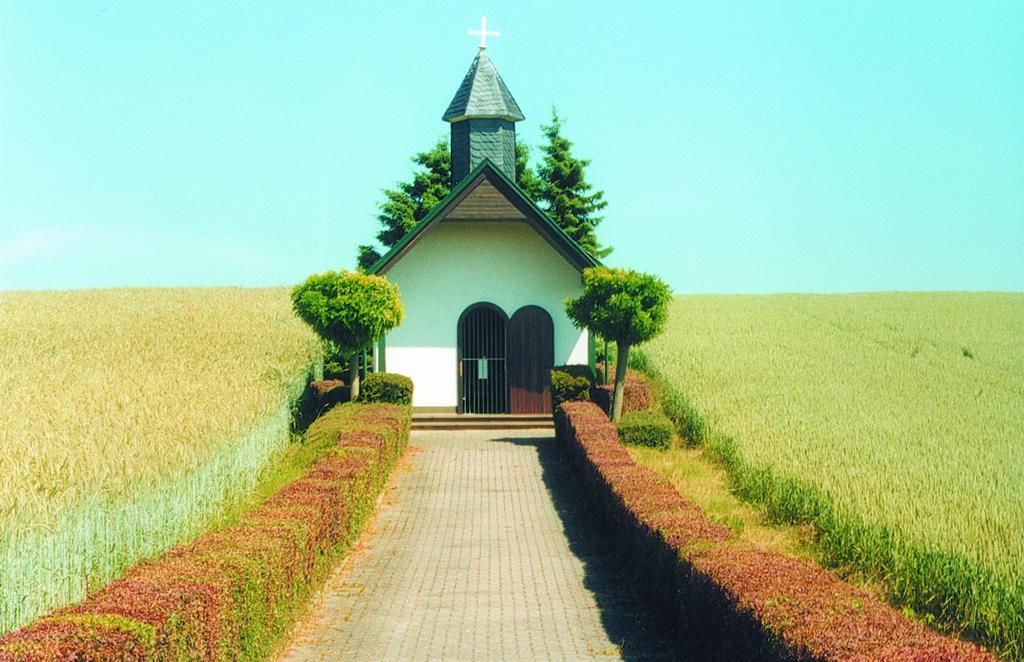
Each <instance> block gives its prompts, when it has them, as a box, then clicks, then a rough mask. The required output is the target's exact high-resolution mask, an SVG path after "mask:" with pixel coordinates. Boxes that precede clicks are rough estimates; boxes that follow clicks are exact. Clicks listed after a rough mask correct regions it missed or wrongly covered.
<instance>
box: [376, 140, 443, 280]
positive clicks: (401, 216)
mask: <svg viewBox="0 0 1024 662" xmlns="http://www.w3.org/2000/svg"><path fill="white" fill-rule="evenodd" d="M412 162H413V163H415V164H416V165H417V166H419V167H418V168H417V169H416V170H415V171H414V172H413V177H412V180H411V181H408V182H402V183H400V184H398V186H397V187H395V188H393V189H385V190H384V201H383V202H382V203H380V213H379V214H378V215H377V221H378V222H379V223H380V224H381V226H382V227H381V230H380V232H378V233H377V241H379V242H380V243H381V244H383V245H384V247H385V249H387V248H391V247H392V246H394V245H395V244H397V243H398V242H399V240H400V239H401V238H402V237H404V236H405V235H406V233H407V232H409V230H411V229H412V228H413V226H415V225H416V224H417V223H419V222H420V221H421V220H423V218H424V217H425V216H426V215H427V214H429V213H430V210H432V209H433V208H434V207H436V206H437V203H439V202H440V201H441V200H443V199H444V197H445V196H446V195H448V193H449V191H450V190H451V179H452V155H451V151H450V150H449V149H448V139H447V138H442V139H440V140H438V141H437V143H435V144H434V146H433V147H432V148H430V149H429V150H427V151H425V152H420V153H418V154H416V155H415V156H413V157H412ZM380 256H381V254H380V252H379V251H378V250H377V248H376V247H375V246H372V245H364V246H360V247H359V256H358V263H359V268H360V269H361V270H366V269H368V268H369V267H370V266H371V265H373V263H374V262H376V261H377V260H379V259H380Z"/></svg>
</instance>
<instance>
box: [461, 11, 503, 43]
mask: <svg viewBox="0 0 1024 662" xmlns="http://www.w3.org/2000/svg"><path fill="white" fill-rule="evenodd" d="M466 34H468V35H469V36H471V37H475V36H477V35H480V50H484V49H485V48H487V37H500V36H501V33H500V32H488V31H487V17H486V16H481V17H480V29H479V30H466Z"/></svg>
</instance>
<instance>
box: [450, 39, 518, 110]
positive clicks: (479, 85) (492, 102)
mask: <svg viewBox="0 0 1024 662" xmlns="http://www.w3.org/2000/svg"><path fill="white" fill-rule="evenodd" d="M469 117H493V118H499V119H505V120H508V121H510V122H518V121H519V120H522V119H525V117H524V116H523V111H521V110H519V104H517V103H516V100H515V99H513V98H512V93H511V92H509V91H508V88H507V87H505V82H504V81H503V80H501V76H499V75H498V70H497V69H495V68H494V64H492V63H491V59H490V58H489V57H487V53H486V52H484V50H483V49H480V52H479V53H477V56H476V58H474V60H473V64H471V65H470V66H469V71H468V72H466V77H465V78H463V79H462V85H460V86H459V91H458V92H456V93H455V98H454V99H452V102H451V103H450V104H449V105H448V110H447V111H445V113H444V116H443V117H442V118H441V119H443V120H444V121H445V122H458V121H459V120H464V119H466V118H469Z"/></svg>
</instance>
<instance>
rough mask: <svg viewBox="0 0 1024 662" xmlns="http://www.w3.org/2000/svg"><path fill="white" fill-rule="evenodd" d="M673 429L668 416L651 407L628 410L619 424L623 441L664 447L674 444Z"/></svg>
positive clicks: (634, 444)
mask: <svg viewBox="0 0 1024 662" xmlns="http://www.w3.org/2000/svg"><path fill="white" fill-rule="evenodd" d="M672 429H673V428H672V421H670V420H669V419H668V417H667V416H665V415H664V414H662V413H661V412H660V411H654V410H651V409H645V410H643V411H631V412H627V413H625V414H623V415H622V418H621V419H620V420H619V424H618V426H617V430H618V433H619V438H620V439H621V440H622V442H623V443H625V444H631V445H633V446H653V447H654V448H662V449H664V448H668V447H669V446H671V445H672Z"/></svg>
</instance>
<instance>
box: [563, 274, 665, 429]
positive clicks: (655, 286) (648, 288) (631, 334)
mask: <svg viewBox="0 0 1024 662" xmlns="http://www.w3.org/2000/svg"><path fill="white" fill-rule="evenodd" d="M671 296H672V292H671V290H669V287H668V285H666V284H665V283H664V281H662V280H661V279H660V278H658V277H657V276H652V275H650V274H643V273H639V272H636V271H632V270H629V269H610V268H608V267H592V268H590V269H585V270H584V271H583V294H581V295H580V296H578V297H577V298H575V299H569V300H568V301H566V302H565V310H566V313H568V315H569V318H570V319H571V320H572V321H573V323H574V324H575V325H576V326H577V327H579V328H581V329H582V328H587V329H589V330H590V331H591V333H596V334H597V335H598V336H600V337H602V338H605V339H606V340H614V341H615V343H616V345H617V353H616V359H617V362H616V365H615V390H614V396H613V400H612V420H613V421H615V422H616V423H617V422H618V421H619V416H620V415H621V413H622V390H623V386H624V385H625V383H626V362H627V360H628V359H629V348H630V347H632V346H633V345H639V344H640V343H643V342H646V341H648V340H650V339H651V338H653V337H655V336H657V335H658V334H660V333H661V332H662V331H663V330H664V329H665V321H666V320H667V319H668V301H669V298H670V297H671Z"/></svg>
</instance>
